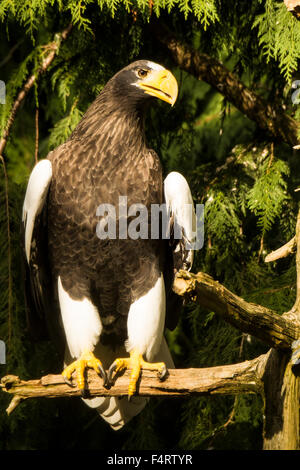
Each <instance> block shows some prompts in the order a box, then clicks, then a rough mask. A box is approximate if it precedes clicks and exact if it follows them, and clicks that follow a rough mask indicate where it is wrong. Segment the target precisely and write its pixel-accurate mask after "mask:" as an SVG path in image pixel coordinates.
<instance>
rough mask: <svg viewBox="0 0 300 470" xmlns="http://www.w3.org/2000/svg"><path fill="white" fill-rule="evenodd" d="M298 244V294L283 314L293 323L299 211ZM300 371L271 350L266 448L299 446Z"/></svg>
mask: <svg viewBox="0 0 300 470" xmlns="http://www.w3.org/2000/svg"><path fill="white" fill-rule="evenodd" d="M295 243H296V247H297V254H296V269H297V297H296V301H295V304H294V306H293V307H292V309H291V310H290V311H289V312H287V313H286V314H284V317H285V318H287V319H288V320H289V321H292V322H296V321H299V319H300V210H299V212H298V218H297V226H296V236H295ZM298 343H299V341H298ZM294 344H295V343H294ZM298 374H299V366H298V372H297V368H296V370H295V369H294V370H293V368H292V361H291V357H290V355H289V354H285V353H283V352H281V351H275V350H274V349H271V350H270V352H269V356H268V359H267V361H266V366H265V374H264V377H263V382H264V393H265V404H266V405H265V423H264V449H268V450H271V449H272V450H276V449H278V450H279V449H281V450H296V449H299V448H300V435H299V432H300V420H299V398H300V380H299V377H298V376H297V375H298Z"/></svg>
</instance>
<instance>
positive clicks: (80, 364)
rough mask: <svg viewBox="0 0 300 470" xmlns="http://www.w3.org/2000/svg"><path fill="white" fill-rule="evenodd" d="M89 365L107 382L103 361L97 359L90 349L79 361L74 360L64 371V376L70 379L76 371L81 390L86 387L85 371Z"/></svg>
mask: <svg viewBox="0 0 300 470" xmlns="http://www.w3.org/2000/svg"><path fill="white" fill-rule="evenodd" d="M87 367H90V368H91V369H94V370H95V371H96V372H97V374H100V375H101V377H102V378H103V380H104V384H106V372H105V370H104V369H103V366H102V363H101V361H99V359H97V358H96V357H95V356H94V354H93V353H92V352H90V351H84V352H83V353H82V354H81V356H80V358H79V359H77V361H74V362H72V363H71V364H70V365H68V366H67V367H66V368H65V369H64V370H63V372H62V376H63V377H64V378H65V379H67V381H69V380H70V379H71V377H72V374H73V372H75V371H76V381H77V386H78V388H79V390H81V392H82V393H83V392H84V389H85V379H84V371H85V369H86V368H87Z"/></svg>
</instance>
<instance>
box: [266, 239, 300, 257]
mask: <svg viewBox="0 0 300 470" xmlns="http://www.w3.org/2000/svg"><path fill="white" fill-rule="evenodd" d="M296 248H297V245H296V237H293V238H292V239H291V240H290V241H289V242H287V243H286V244H285V245H283V246H281V247H280V248H278V249H277V250H275V251H272V252H271V253H269V254H268V255H267V256H266V257H265V263H270V262H271V261H276V260H278V259H281V258H285V257H286V256H289V255H290V254H292V253H295V251H296Z"/></svg>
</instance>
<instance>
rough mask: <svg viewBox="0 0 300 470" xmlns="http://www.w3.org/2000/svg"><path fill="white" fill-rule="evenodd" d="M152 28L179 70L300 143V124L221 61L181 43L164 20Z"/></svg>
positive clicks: (290, 140)
mask: <svg viewBox="0 0 300 470" xmlns="http://www.w3.org/2000/svg"><path fill="white" fill-rule="evenodd" d="M151 28H152V31H153V33H154V35H155V36H156V37H157V39H158V40H159V41H160V42H161V43H162V44H164V45H165V46H166V47H167V48H168V49H169V51H170V53H171V55H172V58H173V61H174V63H175V64H176V65H177V66H178V67H180V68H181V69H182V70H185V71H186V72H188V73H190V74H191V75H193V76H194V77H196V78H197V79H198V80H203V81H205V82H207V83H209V84H210V85H211V86H213V87H214V88H215V89H216V90H217V91H219V92H220V93H221V94H222V95H224V96H225V97H226V99H227V100H228V101H230V103H232V104H233V105H234V106H235V107H236V108H237V109H238V110H239V111H241V112H242V113H243V114H245V115H246V116H247V117H248V118H249V119H251V120H252V121H255V122H256V124H257V125H258V126H259V127H260V128H262V129H264V130H267V131H268V132H269V133H270V134H271V135H272V136H273V138H275V140H280V141H283V142H287V143H288V144H290V145H297V144H298V143H299V139H298V136H297V133H298V131H299V123H298V122H297V121H295V120H294V119H292V118H291V117H290V116H288V115H287V114H285V113H284V112H283V111H282V110H281V109H278V108H276V107H275V106H274V105H273V104H272V103H268V102H267V101H265V100H264V99H263V98H261V97H260V96H259V95H257V94H256V93H254V92H253V91H251V90H250V89H249V88H247V87H246V86H245V85H244V84H243V83H242V82H241V81H240V80H239V79H238V78H237V77H236V76H235V75H234V74H233V73H232V72H230V71H229V70H228V69H227V68H226V67H225V66H224V65H223V64H222V63H221V62H219V61H218V60H216V59H214V58H212V57H210V56H208V55H207V54H203V53H200V52H198V51H197V50H195V49H193V48H192V47H190V46H188V45H187V44H184V43H183V42H181V41H180V40H179V39H178V38H177V37H176V36H175V35H174V34H173V33H172V32H171V31H170V30H169V29H168V28H167V27H166V26H165V25H164V24H162V22H161V21H152V23H151Z"/></svg>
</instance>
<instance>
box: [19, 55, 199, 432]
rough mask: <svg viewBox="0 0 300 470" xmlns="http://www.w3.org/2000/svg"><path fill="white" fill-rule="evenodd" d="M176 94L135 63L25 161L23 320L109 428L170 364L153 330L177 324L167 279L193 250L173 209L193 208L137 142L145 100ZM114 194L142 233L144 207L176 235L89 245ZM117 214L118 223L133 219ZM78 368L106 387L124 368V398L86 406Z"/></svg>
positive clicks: (162, 74) (173, 176) (167, 79)
mask: <svg viewBox="0 0 300 470" xmlns="http://www.w3.org/2000/svg"><path fill="white" fill-rule="evenodd" d="M177 93H178V87H177V82H176V79H175V78H174V76H173V75H172V74H171V72H169V71H168V70H166V69H165V68H164V67H162V66H161V65H158V64H156V63H154V62H150V61H146V60H141V61H137V62H134V63H132V64H130V65H129V66H127V67H125V68H124V69H122V70H121V71H120V72H118V73H117V74H116V75H114V76H113V77H112V78H111V79H110V80H109V81H108V83H107V84H106V86H105V87H104V88H103V90H102V92H101V93H100V94H99V96H98V97H97V98H96V99H95V101H94V102H93V103H92V105H91V106H90V107H89V108H88V110H87V112H86V113H85V115H84V116H83V118H82V119H81V121H80V122H79V124H78V125H77V127H76V128H75V130H74V131H73V133H72V135H71V137H70V138H69V139H68V140H67V141H66V142H65V143H64V144H62V145H60V146H59V147H58V148H56V149H55V150H53V151H52V152H50V153H49V154H48V156H47V158H46V159H44V160H41V161H39V162H38V163H37V164H36V165H35V167H34V169H33V171H32V173H31V175H30V178H29V182H28V186H27V191H26V195H25V200H24V205H23V218H22V222H23V228H24V237H23V241H24V251H25V257H26V262H25V264H26V297H27V304H28V307H29V311H30V313H29V319H30V320H32V319H33V320H34V321H35V323H36V325H40V324H41V323H42V321H43V319H45V318H46V321H47V324H48V327H49V329H50V332H51V331H52V333H53V334H54V335H57V336H58V335H61V337H62V341H63V342H64V346H65V359H64V361H65V368H64V370H63V372H62V375H63V376H64V378H65V379H66V381H68V382H70V383H71V379H72V374H73V372H74V371H76V377H77V385H78V387H79V388H80V389H81V390H82V394H83V399H84V400H85V401H86V403H87V404H88V405H89V406H91V407H93V408H96V409H97V410H98V412H99V414H100V415H101V416H102V417H103V418H104V419H105V420H106V421H107V422H108V423H109V424H110V425H111V427H112V428H113V429H119V428H121V427H122V426H123V425H124V424H125V423H126V422H127V421H128V420H129V419H131V418H132V417H133V416H134V415H136V414H137V413H138V412H139V411H140V410H141V409H142V408H143V407H144V406H145V403H146V402H147V399H146V398H144V397H138V396H136V395H135V392H136V382H137V380H138V377H139V375H140V372H141V369H143V368H146V369H155V370H158V373H159V375H160V377H163V376H165V374H166V370H167V367H174V365H173V361H172V358H171V355H170V353H169V350H168V347H167V344H166V342H165V339H164V337H163V332H164V328H165V326H166V327H169V328H171V329H173V328H174V327H175V326H176V322H177V313H178V310H179V308H180V306H181V299H180V298H179V297H177V296H176V295H175V294H174V293H173V292H172V282H173V278H174V272H175V271H176V270H178V269H181V268H183V269H190V267H191V264H192V261H193V251H192V250H191V249H187V248H186V245H185V244H184V243H183V240H185V241H186V240H190V241H191V237H192V235H191V233H192V227H191V223H194V215H195V214H194V212H193V216H192V219H191V218H187V217H186V216H185V215H184V211H183V207H184V205H185V204H191V205H193V201H192V196H191V192H190V189H189V186H188V184H187V182H186V180H185V178H184V177H183V176H181V175H180V174H179V173H176V172H172V173H170V174H169V175H168V176H167V178H166V179H165V181H163V177H162V168H161V164H160V161H159V158H158V156H157V154H156V153H155V152H154V151H153V150H151V149H149V148H148V147H147V144H146V140H145V134H144V114H145V109H146V107H147V106H146V105H147V104H148V103H149V102H151V101H153V98H154V97H156V98H159V99H161V100H164V101H166V102H167V103H170V104H171V105H174V103H175V101H176V98H177ZM120 196H122V197H126V198H127V199H126V201H127V204H128V207H130V206H133V207H135V206H134V205H138V206H137V207H140V205H141V204H142V205H143V206H144V207H146V208H147V209H149V216H148V219H147V221H148V222H147V223H148V224H149V227H150V225H151V222H152V221H151V212H150V207H151V205H153V204H158V205H160V204H163V203H164V202H165V203H166V206H167V208H168V210H169V212H170V215H171V217H170V221H171V224H170V225H172V227H173V232H174V226H175V224H177V226H180V227H181V228H182V229H183V230H182V233H183V239H181V240H176V239H174V237H173V240H168V239H166V238H163V237H162V236H159V237H152V238H151V236H149V237H142V236H140V237H134V238H129V237H127V238H126V239H125V238H124V237H123V238H122V237H120V236H119V237H118V232H117V236H116V237H112V238H109V237H108V238H105V237H103V238H101V237H99V234H98V233H97V226H98V223H99V217H98V216H97V214H98V212H97V208H98V207H99V205H100V204H108V205H111V206H113V207H117V206H118V204H119V201H120V199H119V198H120ZM128 214H129V215H128V216H127V219H126V222H129V221H130V220H133V217H132V214H131V215H130V213H128ZM117 217H118V216H117ZM191 220H192V222H191ZM117 222H120V217H119V219H118V220H117ZM123 222H124V220H123ZM172 227H171V229H170V227H169V229H170V232H171V233H172ZM146 361H149V362H146ZM87 367H91V368H94V369H95V370H96V371H97V372H98V373H99V375H100V376H102V378H103V380H104V383H105V384H107V383H109V382H112V380H113V377H114V376H115V374H116V373H117V372H118V371H120V370H122V369H124V368H128V369H130V370H131V378H130V385H129V389H128V398H131V399H130V400H128V399H127V398H126V397H123V398H119V399H117V398H107V397H106V398H105V397H96V398H90V399H89V398H86V395H85V393H84V391H85V386H86V384H85V379H84V370H85V368H87ZM108 369H109V370H108ZM106 370H108V374H107V373H106Z"/></svg>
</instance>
